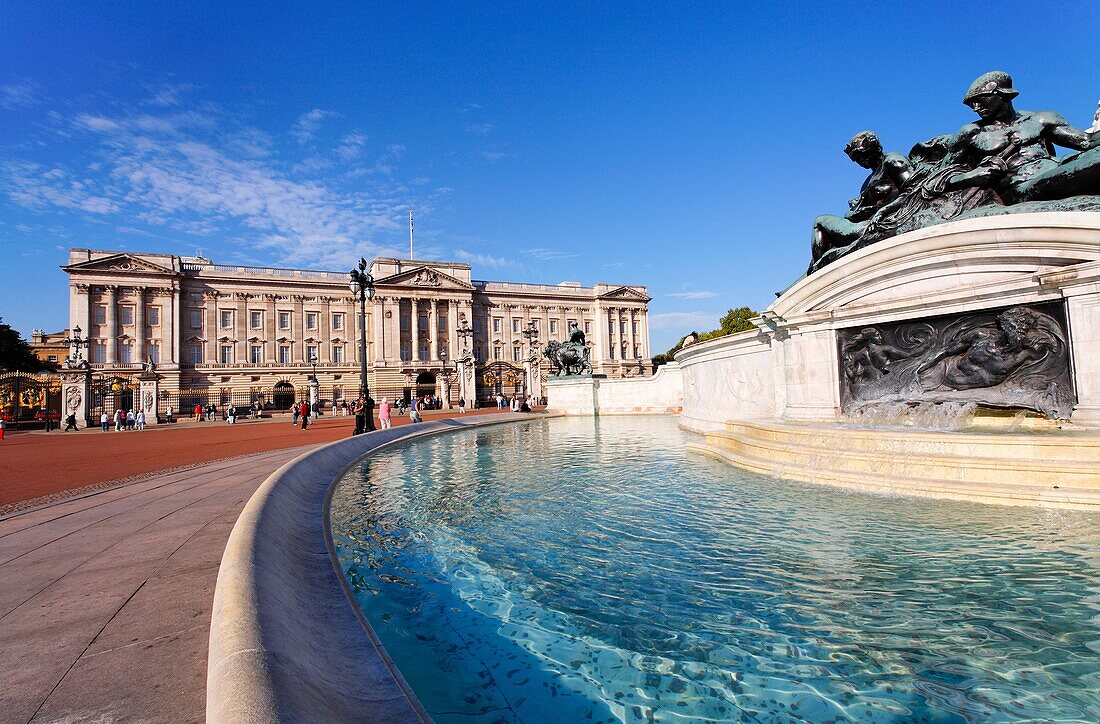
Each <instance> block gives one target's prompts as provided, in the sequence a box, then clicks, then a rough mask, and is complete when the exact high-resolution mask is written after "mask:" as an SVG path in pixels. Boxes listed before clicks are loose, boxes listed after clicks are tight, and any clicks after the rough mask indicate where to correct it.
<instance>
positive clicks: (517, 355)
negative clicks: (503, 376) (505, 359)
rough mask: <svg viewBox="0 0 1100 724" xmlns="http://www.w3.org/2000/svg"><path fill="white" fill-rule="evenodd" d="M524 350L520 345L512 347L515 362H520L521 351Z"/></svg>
mask: <svg viewBox="0 0 1100 724" xmlns="http://www.w3.org/2000/svg"><path fill="white" fill-rule="evenodd" d="M522 351H523V350H521V349H520V348H519V346H518V345H517V346H515V347H512V361H513V362H519V358H520V353H521V352H522Z"/></svg>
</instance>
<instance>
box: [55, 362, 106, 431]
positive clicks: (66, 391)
mask: <svg viewBox="0 0 1100 724" xmlns="http://www.w3.org/2000/svg"><path fill="white" fill-rule="evenodd" d="M91 387H92V371H91V370H90V369H88V368H87V367H75V368H68V369H64V370H62V372H61V420H60V421H59V422H60V423H61V424H62V425H64V424H65V418H66V417H68V416H69V415H70V414H72V415H75V416H76V419H77V421H78V422H81V423H83V424H84V426H85V427H87V426H89V425H93V426H94V425H97V424H98V423H99V420H89V419H88V412H89V410H88V401H89V399H90V397H91Z"/></svg>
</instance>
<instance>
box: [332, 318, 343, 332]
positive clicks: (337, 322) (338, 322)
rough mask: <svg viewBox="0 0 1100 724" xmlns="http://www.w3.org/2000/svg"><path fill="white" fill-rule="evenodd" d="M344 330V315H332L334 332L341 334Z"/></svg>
mask: <svg viewBox="0 0 1100 724" xmlns="http://www.w3.org/2000/svg"><path fill="white" fill-rule="evenodd" d="M343 329H344V315H343V314H334V315H332V331H333V332H339V331H341V330H343Z"/></svg>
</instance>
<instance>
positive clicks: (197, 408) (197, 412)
mask: <svg viewBox="0 0 1100 724" xmlns="http://www.w3.org/2000/svg"><path fill="white" fill-rule="evenodd" d="M195 420H197V421H198V422H202V405H200V404H197V403H196V404H195Z"/></svg>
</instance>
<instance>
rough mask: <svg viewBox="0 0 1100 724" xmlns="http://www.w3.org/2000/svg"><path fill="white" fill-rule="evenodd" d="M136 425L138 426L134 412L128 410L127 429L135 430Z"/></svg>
mask: <svg viewBox="0 0 1100 724" xmlns="http://www.w3.org/2000/svg"><path fill="white" fill-rule="evenodd" d="M136 424H137V416H136V415H134V411H133V410H127V411H126V429H127V430H133V429H134V425H136Z"/></svg>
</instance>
